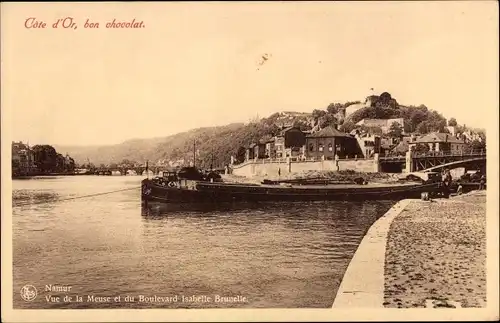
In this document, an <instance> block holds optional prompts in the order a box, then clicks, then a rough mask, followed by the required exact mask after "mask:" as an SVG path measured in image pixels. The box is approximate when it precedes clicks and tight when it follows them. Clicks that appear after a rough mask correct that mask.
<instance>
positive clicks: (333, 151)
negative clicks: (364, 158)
mask: <svg viewBox="0 0 500 323" xmlns="http://www.w3.org/2000/svg"><path fill="white" fill-rule="evenodd" d="M305 154H306V157H308V158H318V159H319V158H324V159H327V160H332V159H335V156H338V157H339V158H346V157H355V156H356V155H360V156H361V154H360V152H359V147H358V143H357V140H356V138H355V137H353V136H351V135H349V134H347V133H344V132H341V131H339V130H338V129H337V127H336V126H329V127H326V128H324V129H322V130H320V131H318V132H315V133H313V134H311V135H309V136H307V137H306V152H305Z"/></svg>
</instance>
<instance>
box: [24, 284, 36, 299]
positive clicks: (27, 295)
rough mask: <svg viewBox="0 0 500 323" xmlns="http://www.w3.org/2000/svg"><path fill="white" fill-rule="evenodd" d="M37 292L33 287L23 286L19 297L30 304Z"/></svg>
mask: <svg viewBox="0 0 500 323" xmlns="http://www.w3.org/2000/svg"><path fill="white" fill-rule="evenodd" d="M36 295H37V291H36V288H35V286H33V285H24V286H23V288H21V297H22V299H24V300H25V301H26V302H31V301H32V300H34V299H35V298H36Z"/></svg>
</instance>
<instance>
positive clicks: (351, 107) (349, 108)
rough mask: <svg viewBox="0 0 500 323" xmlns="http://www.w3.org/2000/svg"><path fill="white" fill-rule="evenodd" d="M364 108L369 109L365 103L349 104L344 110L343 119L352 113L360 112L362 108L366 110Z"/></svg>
mask: <svg viewBox="0 0 500 323" xmlns="http://www.w3.org/2000/svg"><path fill="white" fill-rule="evenodd" d="M366 107H369V105H367V104H366V102H365V103H354V104H351V105H349V106H347V107H346V108H345V117H346V118H347V117H348V116H350V115H351V114H353V113H354V112H356V111H358V110H361V109H363V108H366Z"/></svg>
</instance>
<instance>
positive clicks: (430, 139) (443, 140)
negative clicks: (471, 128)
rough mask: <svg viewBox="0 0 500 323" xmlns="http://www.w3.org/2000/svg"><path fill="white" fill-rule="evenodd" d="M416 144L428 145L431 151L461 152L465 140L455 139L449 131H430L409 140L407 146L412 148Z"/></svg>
mask: <svg viewBox="0 0 500 323" xmlns="http://www.w3.org/2000/svg"><path fill="white" fill-rule="evenodd" d="M417 144H424V145H428V146H429V151H431V152H452V153H462V152H463V151H464V148H465V145H466V142H465V140H460V139H457V138H456V137H454V136H453V135H451V134H449V133H442V132H431V133H428V134H425V135H423V136H421V137H419V138H417V139H416V140H414V141H412V142H410V143H409V145H408V146H409V147H408V148H409V149H410V150H413V149H414V147H415V146H416V145H417Z"/></svg>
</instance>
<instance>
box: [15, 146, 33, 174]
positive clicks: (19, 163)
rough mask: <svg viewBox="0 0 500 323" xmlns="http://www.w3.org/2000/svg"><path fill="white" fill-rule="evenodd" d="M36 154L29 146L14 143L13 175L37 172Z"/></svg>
mask: <svg viewBox="0 0 500 323" xmlns="http://www.w3.org/2000/svg"><path fill="white" fill-rule="evenodd" d="M36 170H37V167H36V165H35V153H34V151H33V150H32V149H31V148H30V147H29V145H27V144H23V142H22V141H20V142H14V141H13V142H12V173H13V174H15V175H21V174H32V173H34V172H36Z"/></svg>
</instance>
